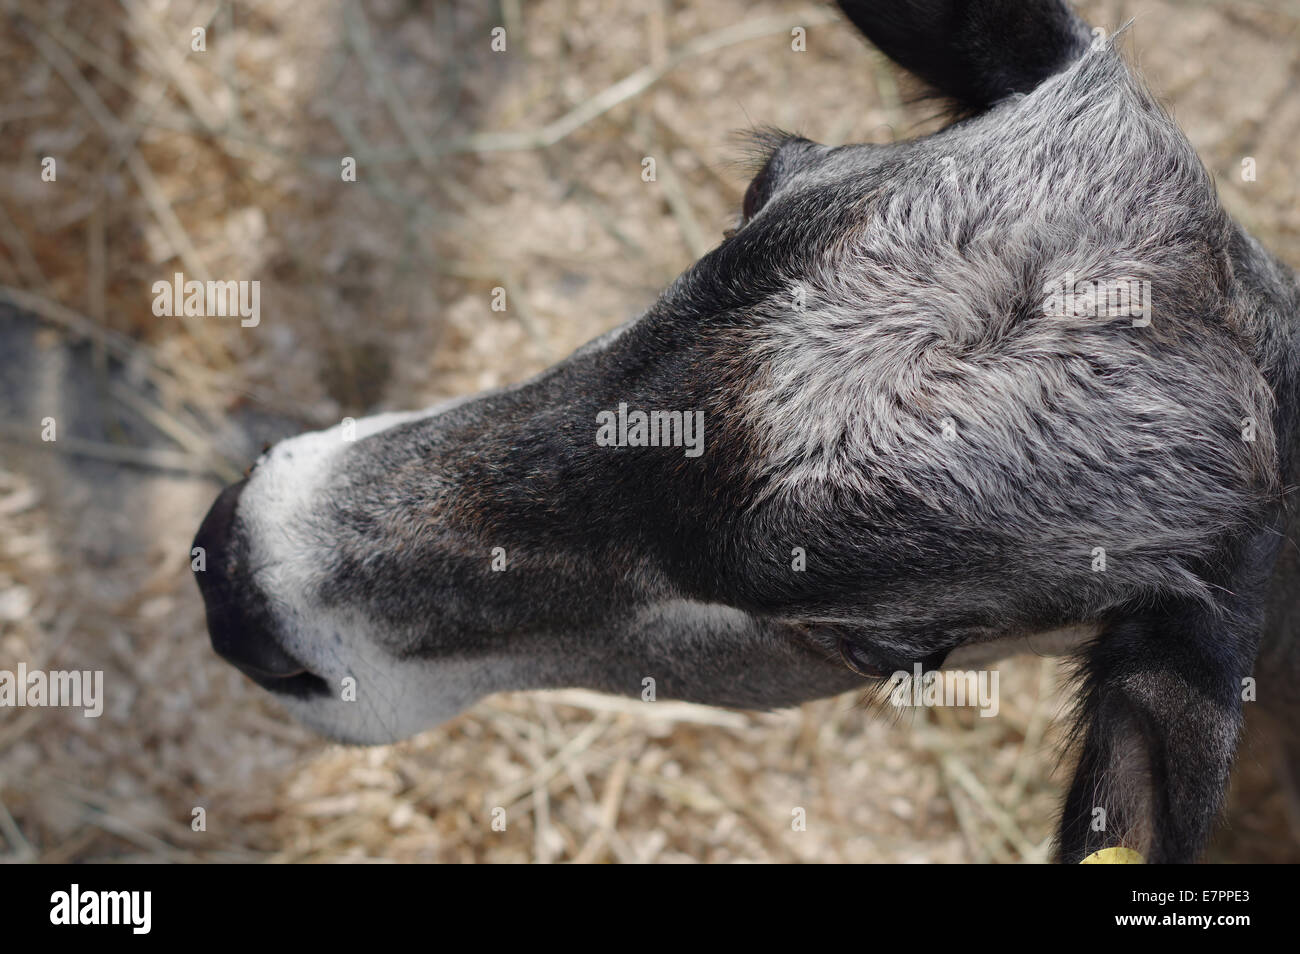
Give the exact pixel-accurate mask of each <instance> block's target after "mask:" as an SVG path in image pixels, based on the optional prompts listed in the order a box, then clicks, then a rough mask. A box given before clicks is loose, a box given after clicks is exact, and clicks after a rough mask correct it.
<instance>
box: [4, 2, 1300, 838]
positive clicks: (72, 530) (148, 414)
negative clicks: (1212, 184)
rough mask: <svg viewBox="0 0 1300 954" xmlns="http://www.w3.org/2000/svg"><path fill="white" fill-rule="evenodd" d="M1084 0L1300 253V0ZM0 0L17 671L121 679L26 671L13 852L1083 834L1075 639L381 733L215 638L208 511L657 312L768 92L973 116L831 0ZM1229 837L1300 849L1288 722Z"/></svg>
mask: <svg viewBox="0 0 1300 954" xmlns="http://www.w3.org/2000/svg"><path fill="white" fill-rule="evenodd" d="M1078 6H1079V8H1080V10H1081V12H1082V13H1083V14H1084V15H1085V16H1086V17H1087V18H1088V19H1089V20H1090V21H1091V22H1092V23H1094V24H1096V25H1100V26H1103V27H1105V28H1107V29H1114V28H1115V27H1117V26H1119V25H1120V24H1122V23H1123V22H1125V21H1127V20H1128V19H1129V18H1136V22H1135V25H1134V28H1133V30H1132V33H1131V38H1130V40H1129V53H1130V55H1131V57H1132V58H1133V59H1134V61H1136V62H1137V63H1138V64H1139V65H1140V67H1141V69H1142V70H1143V72H1144V73H1145V75H1146V77H1147V79H1148V81H1149V82H1150V83H1151V85H1152V86H1153V88H1154V89H1155V90H1156V92H1157V94H1158V95H1159V96H1160V97H1161V98H1162V99H1163V100H1164V101H1165V102H1166V103H1168V104H1169V106H1170V107H1171V108H1172V109H1173V110H1174V112H1175V114H1176V116H1177V118H1178V120H1179V121H1180V123H1181V124H1182V126H1183V128H1184V129H1185V130H1186V131H1187V133H1188V135H1189V136H1190V137H1191V139H1192V141H1193V143H1194V144H1195V145H1196V147H1197V148H1198V150H1199V151H1200V153H1201V155H1202V157H1203V158H1204V160H1205V162H1206V164H1207V166H1208V167H1209V169H1210V170H1211V171H1212V172H1213V174H1214V175H1215V177H1216V179H1217V180H1218V182H1219V187H1220V190H1221V193H1222V196H1223V200H1224V202H1225V203H1226V205H1227V206H1228V208H1229V209H1230V211H1231V212H1232V213H1233V214H1234V215H1235V216H1237V218H1238V219H1239V221H1241V222H1242V223H1243V224H1244V225H1245V226H1246V227H1247V228H1249V229H1250V230H1251V231H1252V232H1253V233H1254V234H1255V235H1256V236H1257V237H1259V238H1260V239H1261V240H1263V241H1264V242H1265V243H1266V244H1267V245H1269V246H1270V247H1271V248H1272V249H1273V250H1274V251H1275V252H1277V253H1279V254H1280V255H1281V257H1282V258H1283V259H1285V260H1286V261H1288V262H1289V263H1290V264H1291V265H1293V266H1300V201H1297V199H1298V198H1300V195H1298V194H1297V190H1298V189H1300V162H1298V160H1300V96H1298V95H1297V94H1296V90H1297V86H1298V84H1297V77H1298V73H1300V52H1298V50H1300V43H1298V41H1300V0H1183V2H1163V0H1087V2H1083V3H1080V4H1078ZM0 13H2V15H3V17H2V19H0V23H2V24H3V27H2V29H0V669H8V670H13V669H15V668H16V666H17V664H18V663H19V662H24V663H26V665H27V666H28V667H29V668H31V669H92V670H96V669H98V670H103V671H104V672H105V687H106V708H105V711H104V714H103V716H102V717H101V718H99V719H87V718H84V717H83V716H82V714H81V712H80V710H70V709H13V708H6V709H0V859H3V860H10V861H28V860H38V861H110V860H119V861H138V860H149V861H179V862H185V861H262V860H265V861H363V860H393V861H512V862H523V861H539V862H542V861H573V860H580V861H589V862H679V861H680V862H685V861H717V862H722V861H784V862H791V861H849V862H857V861H869V862H968V861H996V862H1021V861H1041V860H1044V859H1045V858H1046V857H1047V851H1048V845H1049V842H1048V839H1049V837H1050V834H1051V831H1052V824H1053V816H1054V813H1055V811H1056V808H1057V805H1058V802H1059V798H1060V795H1061V790H1062V786H1063V785H1064V784H1065V783H1066V781H1067V780H1068V766H1067V765H1060V764H1058V755H1057V751H1058V749H1057V746H1058V744H1059V742H1060V737H1061V729H1062V722H1061V715H1062V708H1063V705H1064V703H1065V701H1066V699H1065V697H1064V696H1063V695H1062V693H1061V692H1060V677H1061V671H1060V669H1059V667H1058V664H1057V663H1055V662H1054V661H1052V660H1045V659H1037V658H1030V657H1021V658H1018V659H1015V660H1011V661H1009V662H1007V663H1006V664H1005V665H1004V667H1003V670H1002V676H1001V680H1002V681H1001V689H1002V705H1001V712H1000V715H999V717H998V718H993V719H981V718H976V717H975V716H974V715H973V713H972V712H971V711H969V710H943V709H934V710H928V711H922V712H916V713H908V714H906V715H903V716H902V717H900V718H899V719H898V720H896V721H895V722H892V723H891V722H889V721H882V720H881V719H880V718H879V717H876V716H872V715H871V714H869V713H868V712H867V711H866V709H865V708H864V707H863V706H862V705H860V703H859V700H858V699H856V698H855V697H854V696H851V695H850V696H845V697H840V698H836V699H827V700H823V701H819V702H815V703H810V704H808V705H805V706H803V707H802V708H800V709H797V710H787V711H782V712H778V713H771V714H754V713H744V712H734V711H728V710H719V709H705V708H700V707H695V706H689V705H684V704H677V703H665V702H661V703H659V704H656V705H655V706H653V707H647V706H644V705H642V704H641V703H639V702H633V701H624V700H621V699H615V698H612V697H605V696H599V695H596V694H593V693H587V692H582V691H566V692H559V693H527V694H525V693H520V694H515V695H508V696H497V697H493V698H491V699H488V700H485V701H484V702H482V703H481V704H479V705H478V706H477V707H475V708H474V709H473V710H471V711H469V712H468V713H466V714H464V715H463V716H461V717H460V718H458V719H456V720H454V721H453V722H451V723H449V724H448V725H445V726H443V727H441V728H438V729H436V730H433V731H430V732H427V733H424V734H423V735H421V736H419V737H417V738H415V739H413V740H411V741H408V742H404V743H401V744H398V745H393V746H386V747H381V748H374V749H347V748H342V747H338V746H333V745H329V744H326V743H324V742H322V741H321V740H320V739H318V738H316V737H314V736H312V735H311V734H310V733H308V732H306V731H305V730H303V729H301V728H299V727H298V726H296V725H295V724H293V723H291V722H289V721H288V720H287V718H286V717H285V716H284V715H283V713H282V712H281V711H280V710H279V708H278V707H277V706H276V704H275V702H274V701H273V700H272V699H271V698H270V697H269V696H268V695H267V694H266V693H264V692H262V691H261V690H259V689H257V688H256V687H255V686H253V685H252V684H251V683H250V682H248V681H247V680H245V679H244V678H243V677H242V676H240V675H239V674H238V673H237V672H236V671H235V670H234V669H232V668H230V667H229V666H227V665H225V664H224V663H222V662H220V661H219V660H218V659H217V658H216V657H215V656H214V655H213V654H212V652H211V650H210V648H209V646H208V642H207V637H206V632H205V629H204V626H203V611H202V607H201V604H200V601H199V598H198V594H197V591H196V589H195V587H194V584H193V582H192V580H191V578H190V572H189V561H190V552H189V547H190V540H191V538H192V536H193V533H194V531H195V529H196V528H197V526H198V523H199V520H200V518H201V517H202V515H203V513H204V512H205V510H206V508H207V506H208V505H209V503H210V502H211V500H212V498H213V496H214V495H215V493H216V491H217V490H218V488H219V486H220V485H221V484H222V482H224V481H226V480H228V479H230V478H232V477H236V476H238V474H239V472H240V471H241V470H242V469H243V468H244V467H245V466H247V464H248V463H249V462H250V461H251V459H252V458H253V457H254V456H256V454H257V453H258V451H259V450H260V449H261V447H262V445H263V444H264V443H265V442H267V441H271V440H275V439H278V438H279V437H282V436H286V435H288V434H292V433H296V432H298V431H300V430H302V429H304V428H316V427H321V426H328V425H331V424H334V423H337V422H338V421H339V420H340V419H341V418H342V417H344V416H348V415H353V416H359V415H361V414H365V413H372V412H375V411H380V410H391V409H404V408H411V407H418V406H422V405H426V404H429V403H432V402H434V401H436V400H438V399H440V398H444V397H449V396H453V395H457V394H463V393H467V392H470V391H475V390H479V389H482V388H487V387H492V386H496V385H501V384H506V383H510V382H514V381H518V380H521V379H523V378H525V377H527V376H528V375H530V374H532V373H534V372H536V371H538V370H540V369H542V368H544V367H546V366H547V365H549V364H551V363H552V362H554V361H555V360H557V359H559V358H561V357H563V356H564V355H566V354H567V353H569V352H570V351H571V350H572V349H573V348H575V347H576V346H578V345H579V344H581V343H583V342H584V341H586V340H587V339H589V338H591V337H593V336H594V335H596V334H598V333H600V332H602V331H604V330H607V329H609V328H611V327H613V326H614V325H616V324H618V323H620V322H622V321H624V320H626V319H628V318H630V317H633V316H635V315H637V314H638V313H640V312H641V311H642V310H643V309H645V308H646V307H647V306H648V305H649V304H650V303H651V302H652V301H653V299H654V298H655V296H656V294H657V293H658V291H659V290H660V289H662V288H663V287H664V286H665V285H666V284H667V283H668V282H669V281H670V280H671V279H672V278H673V277H675V276H676V275H677V274H678V273H679V272H680V271H681V270H682V269H683V268H685V267H686V266H687V265H689V264H690V263H691V262H692V261H693V260H694V259H695V258H697V257H698V256H699V255H700V254H702V253H703V252H705V251H707V250H708V249H709V248H711V247H712V246H713V245H715V244H716V243H717V242H719V241H720V240H721V237H722V233H723V231H724V230H725V229H727V228H729V227H731V226H732V225H733V224H734V219H735V217H736V213H737V210H738V207H739V204H740V199H741V196H742V194H743V190H744V187H745V184H746V175H745V171H744V170H745V165H744V161H743V160H744V159H745V153H744V149H743V147H742V146H741V145H739V144H738V142H737V139H736V135H735V134H736V132H737V131H742V130H745V129H747V128H749V127H751V126H754V125H764V124H770V125H775V126H780V127H783V128H785V129H789V130H792V131H796V132H799V133H802V134H804V135H806V136H808V137H810V138H812V139H815V140H819V141H821V142H825V143H830V144H838V143H842V142H847V141H871V142H888V141H891V140H894V139H900V138H907V137H912V136H916V135H919V134H923V133H925V132H927V131H930V130H933V129H935V128H937V127H938V125H939V124H940V123H939V120H938V117H937V115H936V112H937V110H936V107H935V105H934V104H932V103H926V102H924V101H918V100H917V97H916V93H917V92H918V90H917V88H916V87H915V86H913V85H912V84H911V81H910V80H909V78H908V77H906V76H904V75H902V74H900V73H899V72H898V71H896V70H895V69H894V68H893V67H892V66H891V65H889V64H888V63H887V62H886V61H885V60H884V59H883V58H882V57H881V56H880V55H879V54H878V53H876V52H875V51H874V50H873V49H871V48H869V47H868V46H867V45H866V44H865V43H864V42H863V41H861V40H860V39H859V38H858V37H857V36H856V35H855V34H854V33H853V31H852V30H851V28H849V27H848V25H847V24H845V23H843V22H841V21H840V20H839V19H838V17H837V16H836V14H835V13H834V12H832V11H831V10H830V9H829V8H828V7H825V6H822V5H817V4H814V5H806V4H796V3H787V2H780V0H767V2H752V0H707V2H705V0H699V2H695V0H648V2H645V3H641V4H634V5H629V4H625V3H619V2H616V0H528V2H525V0H506V2H500V3H496V2H486V3H485V2H469V0H466V2H460V3H453V2H436V0H431V2H416V0H364V2H353V3H336V2H324V0H292V2H290V0H283V2H214V0H176V2H171V3H164V2H157V0H120V2H118V0H95V2H75V3H74V2H70V0H0ZM496 27H504V28H505V37H506V49H505V50H504V51H500V52H498V51H494V50H493V49H492V30H493V29H494V28H496ZM795 27H802V28H803V29H804V31H805V42H806V49H804V50H802V51H799V50H795V49H792V30H793V29H794V28H795ZM200 29H201V30H202V31H203V32H202V33H201V34H200V36H201V37H202V40H203V42H202V46H203V47H204V48H203V49H201V50H196V49H194V48H193V47H194V45H195V36H196V34H195V31H196V30H200ZM46 157H51V158H53V159H54V160H55V165H54V167H53V168H54V170H55V177H54V178H53V180H52V181H50V180H48V177H47V178H43V176H42V171H43V169H44V168H46V165H45V164H44V163H43V160H45V159H46ZM343 157H352V158H353V159H355V161H356V181H355V182H351V181H344V179H343V176H342V175H341V168H342V167H341V163H342V160H343ZM645 157H653V158H654V159H655V167H656V178H655V181H652V182H647V181H645V180H644V179H643V178H642V174H641V173H642V169H643V165H642V160H643V158H645ZM1247 158H1250V159H1253V160H1254V168H1255V178H1254V180H1253V181H1247V180H1246V179H1244V178H1243V175H1242V169H1243V165H1242V161H1243V159H1247ZM176 272H183V273H184V274H185V276H186V278H188V279H199V280H207V279H209V278H212V279H218V280H223V281H224V280H236V281H246V280H257V281H259V282H260V283H261V320H260V323H259V324H258V325H257V326H255V327H244V326H241V324H240V321H239V319H237V318H226V319H222V318H192V319H185V318H171V317H157V316H155V315H154V313H153V310H152V303H153V298H154V294H153V291H152V290H151V289H152V286H153V283H154V282H155V281H158V280H170V279H171V277H172V276H173V275H174V273H176ZM498 287H501V288H505V289H506V291H507V295H508V301H509V308H508V310H507V311H504V312H500V311H493V310H492V308H491V302H492V292H493V289H494V288H498ZM45 417H53V418H55V420H56V421H57V426H58V440H57V442H55V443H44V442H42V441H41V439H40V431H41V424H40V422H41V420H42V418H45ZM494 807H504V808H506V809H507V818H508V820H509V821H508V827H507V829H506V830H505V831H494V830H493V829H492V825H491V812H492V809H493V808H494ZM195 808H203V809H204V810H205V813H206V830H204V831H194V830H193V829H192V825H191V820H192V817H193V813H194V809H195ZM797 808H802V809H804V811H805V813H806V817H807V830H806V831H793V830H792V826H791V821H792V812H793V810H794V809H797ZM1210 859H1211V860H1216V861H1288V860H1289V861H1295V860H1297V859H1300V851H1298V850H1297V848H1296V845H1295V842H1294V841H1293V840H1292V839H1291V838H1290V836H1289V834H1288V832H1287V828H1286V825H1285V822H1284V819H1283V811H1282V806H1281V800H1280V797H1279V795H1278V793H1277V791H1276V786H1275V785H1274V784H1273V782H1272V779H1271V776H1270V773H1269V767H1268V765H1267V757H1266V753H1265V752H1264V750H1263V749H1262V747H1261V746H1260V745H1258V743H1257V741H1256V739H1255V737H1254V735H1253V733H1248V737H1247V739H1246V742H1245V743H1244V744H1243V747H1242V752H1241V758H1240V760H1239V769H1238V773H1237V776H1236V778H1235V779H1234V782H1233V790H1232V796H1231V808H1230V812H1229V817H1228V825H1227V826H1226V827H1225V828H1224V830H1223V831H1222V832H1221V833H1220V835H1219V837H1218V839H1217V841H1216V843H1215V845H1214V847H1213V849H1212V851H1211V854H1210Z"/></svg>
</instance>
